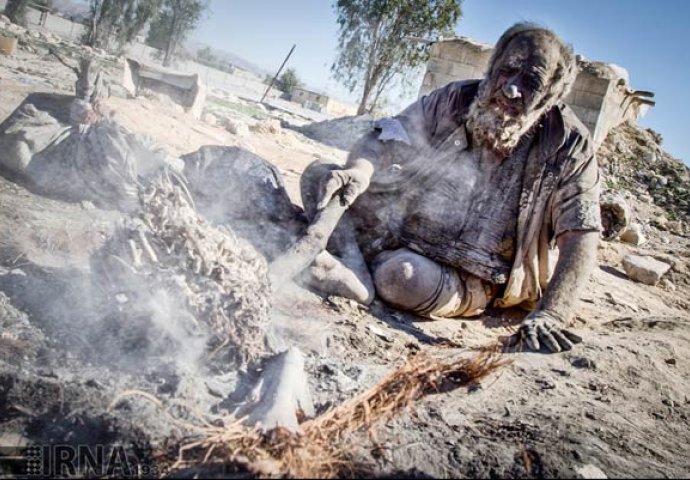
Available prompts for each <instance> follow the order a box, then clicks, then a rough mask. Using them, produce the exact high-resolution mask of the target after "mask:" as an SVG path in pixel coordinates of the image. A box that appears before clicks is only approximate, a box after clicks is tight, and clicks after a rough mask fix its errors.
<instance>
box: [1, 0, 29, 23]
mask: <svg viewBox="0 0 690 480" xmlns="http://www.w3.org/2000/svg"><path fill="white" fill-rule="evenodd" d="M28 5H29V0H7V5H6V6H5V15H7V18H9V19H10V21H11V22H12V23H14V24H17V25H21V26H22V27H26V25H27V23H26V8H27V6H28Z"/></svg>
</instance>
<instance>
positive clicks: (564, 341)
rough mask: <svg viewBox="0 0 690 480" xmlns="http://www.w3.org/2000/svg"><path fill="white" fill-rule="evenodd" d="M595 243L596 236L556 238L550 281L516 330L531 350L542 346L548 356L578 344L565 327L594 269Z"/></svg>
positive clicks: (576, 234)
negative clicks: (556, 261) (555, 254)
mask: <svg viewBox="0 0 690 480" xmlns="http://www.w3.org/2000/svg"><path fill="white" fill-rule="evenodd" d="M598 243H599V233H598V232H576V231H575V232H566V233H564V234H562V235H561V236H560V237H559V238H558V250H559V258H558V263H557V264H556V270H555V271H554V274H553V278H552V279H551V282H550V283H549V286H548V287H547V289H546V291H545V292H544V296H543V297H542V299H541V301H540V302H539V305H538V306H537V309H536V310H535V311H534V312H533V313H531V314H530V315H529V316H528V317H527V318H526V319H525V321H524V322H523V324H522V326H521V328H520V331H521V334H522V337H523V338H524V339H525V341H526V342H527V345H528V346H529V347H530V348H531V349H533V350H539V347H540V345H541V344H544V345H545V346H546V347H547V348H548V349H549V350H550V351H551V352H560V351H561V350H570V349H571V348H572V346H573V343H578V342H579V341H581V339H580V338H579V337H578V336H577V335H574V334H573V333H571V332H569V331H567V330H566V329H565V327H566V326H567V324H568V322H569V321H570V319H571V318H572V316H573V314H574V313H575V307H576V306H577V303H578V301H579V299H580V293H581V292H582V289H583V288H584V286H585V284H586V283H587V280H588V279H589V276H590V275H591V273H592V270H593V269H594V266H595V265H596V258H597V245H598Z"/></svg>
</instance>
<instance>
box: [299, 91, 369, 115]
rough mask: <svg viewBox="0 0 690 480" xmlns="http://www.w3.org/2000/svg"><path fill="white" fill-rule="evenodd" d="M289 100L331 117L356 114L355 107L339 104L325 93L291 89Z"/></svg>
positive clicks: (339, 102)
mask: <svg viewBox="0 0 690 480" xmlns="http://www.w3.org/2000/svg"><path fill="white" fill-rule="evenodd" d="M290 100H291V101H293V102H295V103H299V104H300V105H302V107H304V108H308V109H309V110H314V111H317V112H321V113H325V114H327V115H330V116H333V117H348V116H352V115H356V114H357V107H356V106H355V105H351V104H349V103H344V102H341V101H339V100H336V99H335V98H333V97H330V96H328V95H326V94H325V93H321V92H317V91H314V90H309V89H307V88H303V87H295V88H293V89H292V94H291V95H290Z"/></svg>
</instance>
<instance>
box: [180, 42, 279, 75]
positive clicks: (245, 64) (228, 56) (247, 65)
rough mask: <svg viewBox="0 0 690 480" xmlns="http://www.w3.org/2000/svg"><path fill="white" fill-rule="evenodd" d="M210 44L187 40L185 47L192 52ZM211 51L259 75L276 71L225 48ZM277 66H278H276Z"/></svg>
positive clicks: (226, 60) (222, 58) (219, 57)
mask: <svg viewBox="0 0 690 480" xmlns="http://www.w3.org/2000/svg"><path fill="white" fill-rule="evenodd" d="M207 46H209V45H206V44H205V43H201V42H192V41H190V42H187V44H186V45H185V47H186V48H187V50H189V51H192V52H197V51H198V50H201V49H202V48H204V47H207ZM211 51H212V52H213V55H215V56H216V57H217V58H218V59H219V60H221V61H225V62H229V63H232V64H233V65H235V66H236V67H239V68H241V69H242V70H247V71H248V72H251V73H253V74H255V75H258V76H259V77H263V76H264V75H267V74H269V75H270V74H272V73H275V72H270V71H268V70H266V69H265V68H261V67H259V66H258V65H255V64H254V63H252V62H250V61H249V60H246V59H244V58H242V57H240V56H239V55H236V54H234V53H232V52H228V51H225V50H219V49H217V48H213V47H211ZM276 68H277V66H276Z"/></svg>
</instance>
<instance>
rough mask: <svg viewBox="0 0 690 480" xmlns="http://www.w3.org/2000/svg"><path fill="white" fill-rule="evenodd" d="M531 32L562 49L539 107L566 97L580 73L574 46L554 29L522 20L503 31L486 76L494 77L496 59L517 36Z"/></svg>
mask: <svg viewBox="0 0 690 480" xmlns="http://www.w3.org/2000/svg"><path fill="white" fill-rule="evenodd" d="M529 33H537V34H541V35H544V36H546V37H549V39H550V40H552V41H553V42H554V43H555V44H556V45H557V46H558V49H559V51H560V59H559V61H558V66H557V67H556V72H555V73H554V75H553V77H552V78H551V79H550V82H549V84H550V88H549V91H548V92H546V94H545V95H544V98H542V99H541V101H540V102H539V105H537V108H538V107H541V106H543V105H545V104H546V103H549V102H550V101H552V99H553V98H554V97H557V98H559V99H562V98H563V97H565V96H566V95H567V94H568V92H569V91H570V88H571V87H572V86H573V83H574V82H575V78H576V77H577V73H578V68H577V62H576V61H575V55H574V54H573V48H572V47H571V46H570V45H568V44H566V43H564V42H563V40H561V38H560V37H559V36H558V35H556V34H555V33H554V32H553V31H552V30H550V29H548V28H546V27H543V26H541V25H538V24H536V23H533V22H520V23H516V24H515V25H513V26H512V27H510V28H509V29H508V30H506V31H505V32H504V33H503V35H501V38H499V39H498V42H497V43H496V47H495V49H494V52H493V54H492V55H491V60H490V61H489V70H488V71H487V73H486V76H487V77H489V78H493V77H494V75H495V72H494V68H495V64H496V60H497V59H498V58H499V57H500V56H501V55H503V53H504V52H505V50H506V48H508V45H509V44H510V42H511V41H512V40H513V39H515V38H516V37H519V36H521V35H524V34H529Z"/></svg>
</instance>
